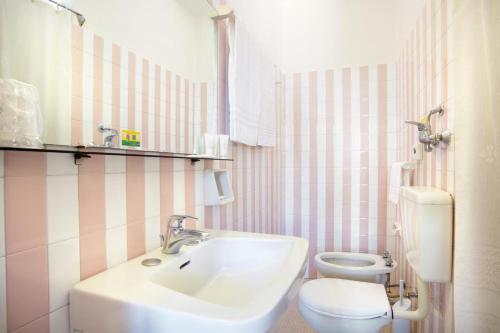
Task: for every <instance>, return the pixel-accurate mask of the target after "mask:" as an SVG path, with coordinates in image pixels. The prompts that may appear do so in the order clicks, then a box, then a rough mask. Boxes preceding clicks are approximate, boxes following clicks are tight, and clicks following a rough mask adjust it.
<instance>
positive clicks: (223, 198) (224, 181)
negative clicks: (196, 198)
mask: <svg viewBox="0 0 500 333" xmlns="http://www.w3.org/2000/svg"><path fill="white" fill-rule="evenodd" d="M203 177H204V187H205V206H219V205H225V204H228V203H230V202H233V201H234V194H233V189H232V188H231V177H230V176H229V173H228V172H227V170H205V173H204V175H203Z"/></svg>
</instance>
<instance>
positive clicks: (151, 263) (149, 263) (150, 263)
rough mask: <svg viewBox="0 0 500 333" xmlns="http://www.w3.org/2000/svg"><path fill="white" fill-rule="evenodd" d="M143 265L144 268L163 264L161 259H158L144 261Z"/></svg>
mask: <svg viewBox="0 0 500 333" xmlns="http://www.w3.org/2000/svg"><path fill="white" fill-rule="evenodd" d="M141 264H142V265H143V266H148V267H149V266H158V265H159V264H161V259H158V258H148V259H144V260H143V261H142V262H141Z"/></svg>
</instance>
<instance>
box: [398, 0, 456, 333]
mask: <svg viewBox="0 0 500 333" xmlns="http://www.w3.org/2000/svg"><path fill="white" fill-rule="evenodd" d="M452 15H453V13H452V9H451V5H450V0H428V1H427V2H426V3H425V5H424V7H423V8H422V11H421V13H420V15H419V16H418V19H417V21H416V24H415V27H414V29H413V30H412V32H411V35H410V36H409V38H408V40H407V42H406V44H405V47H404V49H403V50H402V52H401V55H400V57H399V59H398V61H397V64H396V76H397V109H398V113H397V117H398V121H397V124H398V128H397V131H398V136H397V147H398V157H397V158H398V160H410V159H411V155H410V154H411V149H412V147H413V144H414V143H415V142H417V137H416V133H417V132H416V129H415V128H414V127H410V126H407V125H405V124H404V120H419V119H420V118H421V117H423V116H425V115H427V112H428V111H429V110H430V109H432V108H434V107H435V106H438V105H439V104H444V105H445V107H446V112H445V113H444V116H443V117H435V118H433V122H432V124H431V125H432V128H433V130H435V131H438V132H440V131H442V130H444V129H451V130H453V128H454V125H453V123H454V122H453V119H454V112H455V110H454V109H455V99H454V96H452V95H451V92H452V91H453V90H452V89H451V87H450V86H451V84H452V83H453V81H452V80H451V79H450V78H451V76H452V75H453V74H454V73H453V72H452V71H451V68H452V66H451V65H450V64H452V62H453V60H452V55H451V54H450V52H449V44H450V36H449V33H448V31H449V29H450V24H451V22H452ZM454 150H455V149H454V144H453V142H452V144H451V146H450V147H448V148H447V149H446V150H442V149H439V148H438V149H435V150H434V151H433V152H432V153H424V159H423V160H422V161H420V162H419V163H418V168H417V170H416V172H415V175H414V184H415V185H419V186H433V187H438V188H441V189H443V190H446V191H448V192H450V193H452V194H454V192H455V191H454V183H455V179H454V178H455V172H454V164H453V161H454ZM391 209H394V207H392V208H391ZM394 210H395V209H394ZM397 218H398V219H400V217H399V216H397ZM402 249H403V244H401V241H400V239H399V237H398V238H396V239H395V252H396V260H398V262H399V263H400V266H399V269H398V271H397V274H396V275H395V276H394V281H397V280H398V279H399V278H400V277H402V278H404V279H405V280H406V281H407V283H408V284H409V285H410V286H411V287H415V285H416V277H415V274H414V273H413V272H412V270H411V268H410V267H409V265H407V263H406V261H405V260H403V258H404V254H403V252H402V251H403V250H402ZM430 289H431V291H430V294H431V296H430V297H431V311H430V312H429V315H428V316H427V318H426V319H425V320H423V321H421V322H419V323H418V325H415V326H416V327H415V331H418V332H426V333H427V332H434V333H442V332H454V322H453V320H454V318H453V284H452V283H450V284H439V283H435V284H431V288H430Z"/></svg>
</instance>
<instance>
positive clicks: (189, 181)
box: [184, 160, 196, 229]
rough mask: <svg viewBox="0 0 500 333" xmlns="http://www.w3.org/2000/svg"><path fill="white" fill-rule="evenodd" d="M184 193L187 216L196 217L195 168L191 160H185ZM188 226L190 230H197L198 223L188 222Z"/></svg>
mask: <svg viewBox="0 0 500 333" xmlns="http://www.w3.org/2000/svg"><path fill="white" fill-rule="evenodd" d="M184 193H185V198H184V200H185V201H184V202H185V205H186V206H185V211H186V214H187V215H191V216H196V196H195V194H196V188H195V168H194V166H193V165H191V161H189V160H185V163H184ZM186 225H187V227H188V228H190V229H195V228H196V222H194V221H188V222H187V224H186Z"/></svg>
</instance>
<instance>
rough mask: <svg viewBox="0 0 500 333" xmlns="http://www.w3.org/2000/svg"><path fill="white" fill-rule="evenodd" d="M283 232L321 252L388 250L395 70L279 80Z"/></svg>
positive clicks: (382, 68) (371, 69)
mask: <svg viewBox="0 0 500 333" xmlns="http://www.w3.org/2000/svg"><path fill="white" fill-rule="evenodd" d="M282 84H283V85H284V91H285V98H284V104H285V107H284V108H285V119H284V125H283V128H284V133H283V135H282V138H281V140H282V142H283V143H282V144H283V151H284V153H283V156H284V158H283V162H282V169H281V170H282V175H283V177H282V182H283V184H282V189H283V192H282V196H283V201H284V203H283V204H284V212H285V213H284V216H283V225H282V232H284V233H286V234H289V235H295V236H299V237H304V238H306V239H308V240H309V242H310V252H309V276H310V277H315V276H316V271H315V269H314V265H313V259H314V255H315V254H316V253H317V252H321V251H353V252H358V251H359V252H370V253H380V252H381V251H383V250H385V249H386V248H387V244H386V243H387V227H388V225H389V224H388V219H389V218H390V217H391V216H389V215H388V210H387V188H388V184H387V181H388V179H387V171H388V167H389V166H390V164H391V163H393V162H395V160H396V156H397V151H396V137H397V133H396V128H397V126H396V111H397V110H396V71H395V66H393V65H384V64H382V65H374V66H361V67H351V68H343V69H335V70H325V71H312V72H308V73H294V74H290V75H285V76H284V78H283V82H282Z"/></svg>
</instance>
